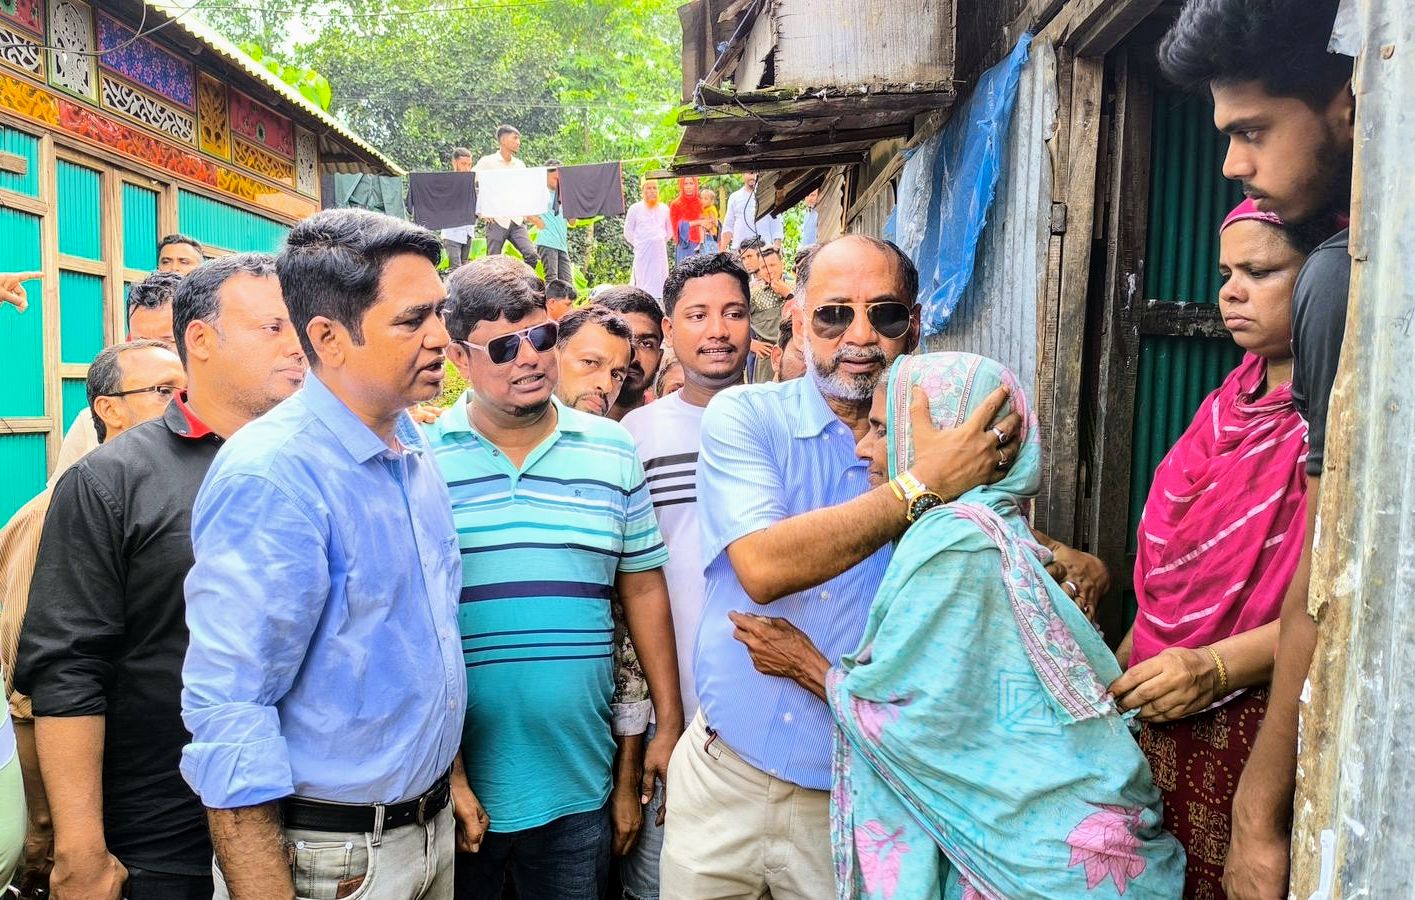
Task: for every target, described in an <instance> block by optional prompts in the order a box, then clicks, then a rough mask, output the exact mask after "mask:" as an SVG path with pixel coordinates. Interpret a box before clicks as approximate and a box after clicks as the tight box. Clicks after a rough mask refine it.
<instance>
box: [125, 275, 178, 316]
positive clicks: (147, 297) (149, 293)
mask: <svg viewBox="0 0 1415 900" xmlns="http://www.w3.org/2000/svg"><path fill="white" fill-rule="evenodd" d="M181 283H182V276H181V275H178V274H177V273H176V272H153V273H152V274H151V275H149V276H147V277H146V278H144V279H143V280H142V281H139V282H137V283H135V284H133V285H132V286H131V287H129V288H128V316H129V317H131V316H132V314H133V311H134V310H137V309H161V308H162V307H164V306H166V305H167V304H169V303H171V302H172V298H173V297H174V296H176V294H177V286H178V285H180V284H181Z"/></svg>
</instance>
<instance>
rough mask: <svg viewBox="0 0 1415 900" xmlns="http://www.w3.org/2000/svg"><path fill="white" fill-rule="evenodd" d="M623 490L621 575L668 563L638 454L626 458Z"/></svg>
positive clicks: (666, 551) (647, 569)
mask: <svg viewBox="0 0 1415 900" xmlns="http://www.w3.org/2000/svg"><path fill="white" fill-rule="evenodd" d="M624 469H625V473H626V475H627V476H628V477H627V479H626V486H629V493H628V495H627V496H626V497H625V498H624V503H625V508H624V545H623V550H622V551H621V553H620V558H619V571H621V572H647V571H649V570H650V569H657V568H661V567H662V566H663V564H664V563H666V562H668V547H667V546H666V545H665V544H664V543H663V535H662V534H661V533H659V530H658V517H657V516H655V515H654V514H653V498H652V497H651V496H650V495H649V486H648V478H647V477H645V475H644V464H643V463H642V462H640V461H639V457H638V454H636V453H635V452H633V449H632V444H631V445H630V451H629V453H628V454H627V455H626V456H625V465H624Z"/></svg>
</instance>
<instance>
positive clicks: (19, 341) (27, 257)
mask: <svg viewBox="0 0 1415 900" xmlns="http://www.w3.org/2000/svg"><path fill="white" fill-rule="evenodd" d="M39 223H40V219H39V217H38V216H35V215H32V214H30V213H27V212H21V211H20V210H17V209H7V208H4V207H0V261H3V267H0V268H3V271H6V272H34V271H38V270H39V267H40V257H39V233H40V231H39ZM26 290H27V291H28V293H29V296H30V303H29V309H27V310H26V311H25V312H24V314H22V315H21V314H16V313H15V311H14V309H13V308H9V307H7V308H6V309H5V310H4V314H3V315H0V348H4V356H5V364H4V373H5V389H4V390H0V418H3V417H8V416H42V415H44V304H43V303H42V302H40V296H39V294H40V283H39V282H38V281H30V282H26ZM0 428H3V426H0ZM0 446H3V440H0ZM9 471H11V470H10V469H9V468H7V467H6V465H5V456H4V452H3V451H0V472H9ZM0 480H3V479H0ZM0 511H3V510H2V509H0Z"/></svg>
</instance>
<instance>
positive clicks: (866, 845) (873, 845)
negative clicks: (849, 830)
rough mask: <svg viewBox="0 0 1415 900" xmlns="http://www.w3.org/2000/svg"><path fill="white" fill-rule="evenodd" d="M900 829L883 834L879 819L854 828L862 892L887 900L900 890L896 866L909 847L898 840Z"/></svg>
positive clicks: (883, 830)
mask: <svg viewBox="0 0 1415 900" xmlns="http://www.w3.org/2000/svg"><path fill="white" fill-rule="evenodd" d="M903 833H904V829H903V828H898V829H895V830H894V831H886V830H885V827H884V825H883V824H881V823H880V821H879V820H878V819H871V820H870V821H868V822H866V823H865V824H863V825H859V826H857V827H856V828H855V847H856V849H857V850H858V851H859V863H860V876H861V877H862V878H863V879H864V881H865V890H866V891H867V892H869V893H870V894H874V893H875V892H876V891H878V892H879V894H880V895H882V896H883V897H884V900H890V898H891V897H893V896H894V892H895V890H896V889H897V888H898V887H899V867H900V865H901V863H902V862H903V857H904V854H906V853H908V852H909V844H908V843H907V842H906V841H905V840H904V839H903V837H901V835H902V834H903Z"/></svg>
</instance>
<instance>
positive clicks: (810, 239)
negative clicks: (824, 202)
mask: <svg viewBox="0 0 1415 900" xmlns="http://www.w3.org/2000/svg"><path fill="white" fill-rule="evenodd" d="M820 195H821V192H820V188H816V189H815V190H814V191H811V192H810V193H809V194H807V195H806V214H805V215H804V216H802V217H801V249H802V250H804V249H806V248H807V247H814V246H815V245H816V233H817V230H818V226H819V220H818V219H817V216H816V203H818V202H819V201H820Z"/></svg>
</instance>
